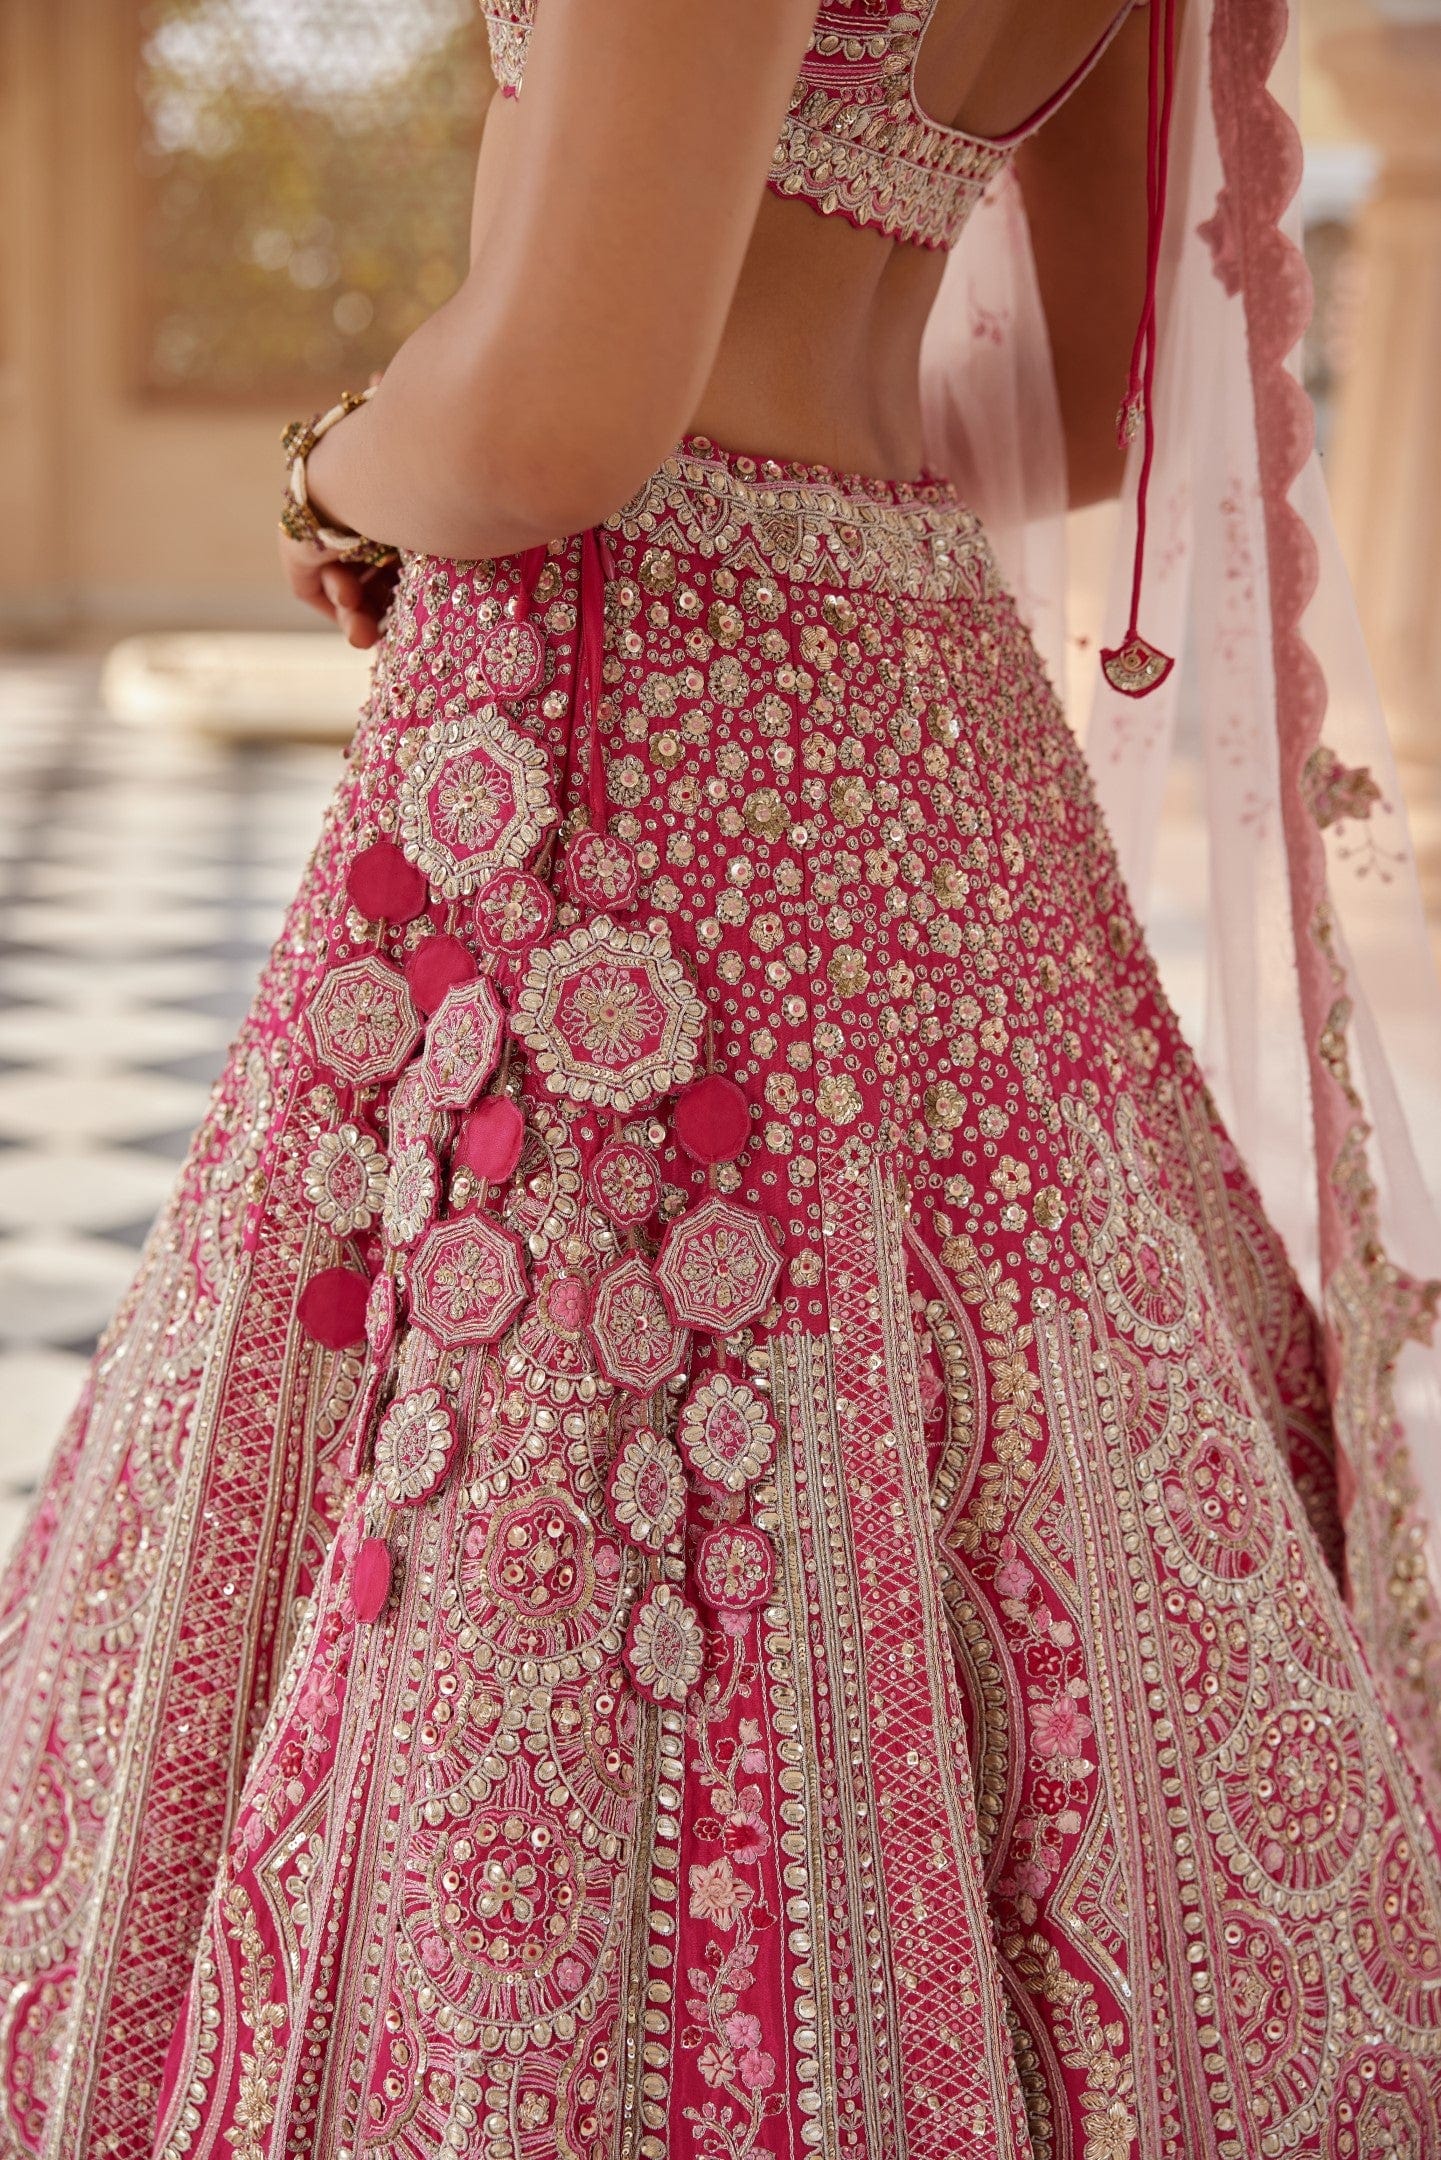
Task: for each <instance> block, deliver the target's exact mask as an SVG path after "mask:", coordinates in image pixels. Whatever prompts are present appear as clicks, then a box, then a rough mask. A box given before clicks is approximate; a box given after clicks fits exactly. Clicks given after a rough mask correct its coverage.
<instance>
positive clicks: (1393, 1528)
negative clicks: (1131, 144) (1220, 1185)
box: [922, 0, 1441, 1804]
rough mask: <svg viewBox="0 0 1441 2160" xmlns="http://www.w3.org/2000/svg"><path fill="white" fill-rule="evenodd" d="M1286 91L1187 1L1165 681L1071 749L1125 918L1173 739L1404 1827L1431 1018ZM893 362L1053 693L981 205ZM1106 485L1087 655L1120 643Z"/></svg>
mask: <svg viewBox="0 0 1441 2160" xmlns="http://www.w3.org/2000/svg"><path fill="white" fill-rule="evenodd" d="M1296 89H1297V68H1296V52H1295V36H1294V24H1293V23H1288V19H1287V6H1286V0H1189V4H1188V6H1187V8H1186V10H1185V18H1184V23H1183V29H1182V40H1181V50H1180V64H1179V71H1178V79H1177V86H1176V98H1175V113H1174V123H1173V126H1174V133H1173V137H1172V145H1171V196H1170V202H1169V204H1168V207H1167V213H1166V233H1165V250H1164V255H1163V262H1164V266H1165V268H1164V276H1163V283H1162V293H1161V312H1160V318H1159V364H1158V371H1157V378H1156V383H1155V405H1154V423H1155V436H1156V451H1155V461H1154V467H1153V470H1152V474H1151V482H1150V509H1151V527H1150V540H1149V544H1148V550H1147V557H1146V565H1145V581H1146V584H1145V589H1146V600H1145V607H1146V615H1147V628H1148V630H1149V633H1150V635H1151V636H1152V637H1153V638H1154V639H1155V640H1156V641H1157V643H1158V644H1160V645H1161V646H1163V647H1164V649H1165V650H1166V652H1168V653H1172V654H1175V655H1176V657H1177V665H1176V666H1175V667H1174V669H1173V670H1172V671H1171V673H1170V674H1169V675H1168V676H1167V677H1166V679H1165V680H1164V681H1163V682H1162V683H1161V684H1160V685H1159V686H1158V687H1157V688H1156V689H1155V691H1154V692H1152V694H1151V695H1149V696H1147V697H1144V698H1140V699H1135V698H1129V697H1123V696H1120V695H1118V694H1117V693H1116V692H1115V691H1114V690H1112V689H1111V688H1110V687H1109V685H1108V684H1106V683H1105V681H1104V680H1103V679H1102V678H1101V675H1100V671H1099V669H1098V670H1097V674H1096V690H1095V698H1094V703H1093V705H1092V708H1091V711H1090V714H1089V719H1088V724H1087V729H1086V740H1087V747H1088V751H1089V754H1090V758H1091V763H1092V767H1093V770H1094V772H1095V776H1096V781H1097V785H1098V788H1099V791H1100V795H1101V799H1102V802H1103V804H1104V806H1105V809H1106V813H1107V816H1108V818H1109V821H1110V825H1111V830H1112V832H1113V835H1114V837H1115V841H1116V845H1117V849H1118V852H1119V854H1120V858H1121V864H1122V868H1123V870H1124V871H1125V874H1126V877H1127V880H1128V882H1129V884H1130V887H1131V890H1132V892H1133V894H1134V895H1135V896H1136V898H1137V901H1138V903H1139V904H1140V905H1141V906H1142V907H1143V908H1144V905H1145V901H1146V895H1147V890H1148V886H1149V883H1150V873H1151V868H1152V857H1153V851H1154V847H1155V841H1156V837H1157V827H1158V821H1159V815H1160V808H1161V804H1162V800H1163V798H1164V795H1165V793H1166V788H1167V781H1168V775H1169V771H1170V767H1171V764H1172V761H1173V758H1174V756H1175V753H1176V747H1177V738H1178V733H1180V732H1181V725H1180V724H1181V723H1183V724H1184V732H1185V734H1186V736H1187V737H1188V738H1189V739H1190V740H1192V741H1195V742H1198V743H1199V750H1200V761H1201V767H1202V771H1203V774H1204V785H1205V797H1206V815H1207V845H1208V857H1209V878H1208V885H1209V900H1208V917H1207V922H1206V926H1205V951H1206V1019H1205V1026H1204V1031H1203V1038H1202V1044H1201V1051H1202V1062H1203V1065H1204V1067H1205V1070H1206V1073H1207V1077H1208V1079H1209V1081H1210V1083H1211V1085H1212V1087H1213V1089H1214V1092H1215V1095H1216V1098H1217V1101H1218V1104H1219V1106H1220V1109H1221V1111H1222V1114H1223V1115H1224V1117H1225V1118H1226V1120H1227V1123H1228V1125H1229V1127H1230V1129H1231V1132H1232V1133H1233V1135H1234V1136H1235V1138H1236V1141H1237V1143H1238V1145H1239V1146H1240V1148H1241V1150H1242V1152H1243V1154H1244V1156H1245V1157H1246V1160H1247V1162H1248V1164H1249V1166H1250V1168H1251V1170H1252V1172H1253V1174H1254V1175H1255V1177H1256V1179H1257V1181H1258V1183H1259V1185H1260V1187H1261V1191H1262V1195H1263V1197H1264V1199H1265V1202H1266V1205H1267V1207H1268V1209H1269V1212H1270V1214H1271V1216H1272V1219H1273V1221H1274V1222H1275V1223H1276V1224H1277V1226H1278V1228H1279V1229H1280V1230H1281V1232H1282V1233H1283V1235H1284V1236H1285V1238H1286V1241H1287V1244H1288V1246H1289V1248H1290V1251H1291V1255H1292V1258H1293V1261H1294V1262H1295V1264H1296V1266H1297V1268H1298V1270H1299V1271H1300V1273H1301V1275H1302V1278H1303V1280H1304V1281H1305V1282H1306V1283H1307V1286H1308V1288H1309V1289H1310V1291H1311V1293H1312V1296H1313V1299H1314V1300H1315V1302H1316V1305H1317V1308H1318V1310H1319V1312H1320V1314H1321V1316H1322V1320H1323V1323H1324V1328H1325V1335H1326V1351H1327V1361H1328V1378H1329V1382H1330V1389H1331V1397H1332V1405H1333V1412H1334V1416H1335V1421H1336V1430H1337V1437H1338V1444H1339V1448H1340V1450H1341V1463H1340V1483H1341V1500H1342V1506H1343V1510H1344V1511H1345V1516H1346V1530H1347V1574H1348V1582H1347V1594H1348V1598H1349V1601H1350V1604H1351V1608H1352V1611H1353V1614H1354V1617H1355V1619H1356V1622H1357V1625H1358V1627H1359V1629H1360V1632H1361V1635H1362V1639H1363V1641H1364V1642H1365V1644H1366V1647H1367V1650H1368V1653H1369V1655H1370V1657H1371V1660H1372V1663H1373V1664H1374V1665H1375V1667H1376V1669H1377V1672H1378V1675H1379V1676H1380V1678H1381V1680H1382V1682H1383V1684H1384V1686H1385V1687H1386V1689H1387V1693H1388V1697H1389V1700H1390V1702H1391V1705H1392V1708H1393V1711H1394V1714H1395V1715H1396V1717H1397V1719H1398V1722H1399V1723H1400V1724H1401V1725H1402V1726H1403V1728H1404V1729H1405V1731H1406V1735H1407V1738H1408V1740H1409V1742H1410V1744H1411V1746H1412V1749H1413V1751H1414V1753H1415V1756H1416V1759H1417V1760H1418V1762H1420V1763H1421V1764H1423V1765H1424V1766H1425V1769H1426V1772H1427V1774H1428V1776H1429V1778H1430V1782H1431V1797H1432V1801H1433V1804H1437V1803H1441V1716H1438V1711H1441V1595H1438V1591H1441V1532H1438V1524H1441V1358H1438V1354H1437V1348H1436V1345H1435V1339H1434V1336H1435V1329H1434V1321H1435V1310H1436V1304H1437V1298H1438V1284H1437V1282H1436V1281H1435V1280H1434V1278H1435V1277H1436V1276H1437V1275H1438V1274H1441V1222H1438V1216H1437V1211H1436V1206H1435V1200H1434V1196H1433V1195H1432V1194H1430V1193H1428V1191H1427V1189H1426V1185H1425V1182H1424V1180H1423V1177H1422V1175H1421V1172H1420V1169H1419V1166H1418V1162H1417V1157H1416V1153H1415V1150H1414V1148H1413V1145H1412V1141H1411V1137H1410V1128H1409V1127H1408V1119H1407V1111H1406V1103H1407V1099H1408V1097H1410V1098H1411V1105H1410V1106H1411V1112H1412V1116H1413V1117H1414V1116H1415V1115H1416V1114H1417V1109H1418V1104H1417V1101H1416V1097H1417V1096H1418V1095H1419V1096H1420V1098H1421V1101H1422V1103H1424V1100H1425V1091H1426V1090H1427V1089H1433V1090H1434V1089H1436V1088H1438V1087H1441V991H1438V986H1437V982H1436V975H1435V968H1434V965H1433V962H1432V958H1431V953H1430V947H1429V943H1428V940H1427V935H1426V927H1425V922H1424V917H1423V913H1422V908H1421V902H1420V893H1419V887H1418V882H1417V877H1416V868H1415V860H1414V856H1413V854H1412V850H1411V846H1410V841H1409V838H1408V834H1407V829H1406V820H1405V815H1404V811H1403V808H1402V804H1401V799H1400V795H1399V792H1398V787H1397V780H1396V772H1395V766H1394V762H1393V759H1392V754H1391V750H1390V746H1389V743H1388V740H1387V735H1386V728H1385V723H1384V720H1383V717H1382V714H1381V711H1380V705H1379V701H1378V698H1377V695H1376V691H1375V686H1374V681H1373V678H1372V674H1371V669H1370V666H1369V663H1368V660H1367V656H1366V651H1365V646H1364V643H1363V641H1362V638H1361V635H1360V630H1359V626H1358V623H1357V619H1356V614H1355V609H1354V605H1353V602H1352V598H1351V593H1350V588H1349V585H1348V582H1347V579H1346V575H1345V571H1344V568H1343V567H1342V564H1341V561H1340V557H1339V552H1338V549H1337V544H1336V539H1335V534H1334V531H1333V528H1332V523H1331V518H1330V512H1329V508H1328V506H1327V502H1326V497H1325V490H1324V486H1323V483H1322V480H1321V476H1320V468H1319V464H1318V460H1317V458H1316V454H1315V449H1314V443H1313V419H1312V413H1311V408H1310V404H1309V401H1308V399H1307V398H1306V396H1305V393H1304V391H1303V390H1302V388H1301V386H1300V383H1299V381H1298V378H1297V372H1296V368H1297V358H1298V348H1299V343H1300V338H1301V334H1302V331H1303V329H1304V327H1305V324H1306V320H1307V317H1308V314H1309V308H1310V285H1309V279H1308V277H1307V273H1306V269H1305V265H1304V261H1303V259H1302V256H1301V252H1300V245H1299V202H1298V197H1297V191H1298V186H1299V181H1300V176H1301V151H1300V141H1299V137H1298V134H1297V131H1296V127H1295V123H1294V118H1293V115H1294V112H1295V106H1296ZM922 366H923V398H924V411H925V419H926V428H927V443H926V454H927V461H928V463H929V464H931V465H932V466H933V467H934V468H935V469H936V470H937V471H940V472H945V473H948V474H950V475H951V476H952V477H953V478H954V479H955V480H956V482H957V484H958V485H959V486H960V487H961V489H962V490H963V492H965V494H966V495H967V496H968V499H969V500H970V501H971V502H972V503H973V504H974V506H975V507H976V508H977V509H978V510H979V511H980V512H981V514H982V516H983V517H984V518H985V519H986V520H987V522H988V524H989V525H990V527H991V531H992V539H993V544H994V546H995V549H996V552H997V555H998V557H999V559H1000V561H1001V563H1002V566H1003V568H1004V570H1005V572H1006V574H1007V575H1008V577H1009V578H1010V581H1011V584H1012V589H1013V591H1014V592H1015V594H1016V597H1017V601H1018V604H1019V605H1020V607H1021V610H1022V612H1023V614H1025V616H1026V617H1027V619H1028V620H1029V621H1030V623H1031V625H1032V628H1033V631H1034V632H1035V634H1036V636H1037V640H1038V643H1039V644H1040V646H1041V649H1042V652H1043V654H1044V655H1045V657H1046V659H1047V662H1048V664H1049V665H1050V668H1051V671H1052V675H1053V678H1054V679H1055V680H1056V681H1057V682H1061V681H1063V680H1064V675H1063V672H1062V666H1063V657H1064V653H1065V559H1064V544H1063V539H1064V516H1063V505H1064V452H1063V446H1062V436H1061V429H1060V424H1059V417H1058V409H1057V402H1056V395H1055V385H1054V379H1053V376H1052V373H1051V369H1050V361H1049V354H1048V347H1047V341H1046V331H1045V325H1044V321H1043V318H1042V315H1041V310H1040V303H1039V294H1038V289H1037V285H1036V279H1035V274H1034V269H1033V266H1032V264H1031V260H1030V252H1029V244H1028V238H1027V233H1026V224H1025V212H1024V207H1023V204H1022V200H1021V195H1020V190H1019V187H1018V186H1017V184H1016V182H1015V180H1014V178H1013V177H1011V176H1007V177H1006V178H1005V179H1003V181H1002V182H1001V183H1000V184H999V185H998V186H997V187H996V188H995V189H994V190H993V192H992V195H991V197H990V198H989V199H988V201H987V202H986V203H985V204H984V205H983V206H982V207H981V208H980V209H979V210H978V211H977V214H976V216H975V217H974V218H973V220H972V222H971V225H970V227H969V228H968V230H967V232H966V234H965V236H964V238H963V240H962V242H961V244H960V246H959V248H958V249H957V250H956V252H955V254H954V256H953V257H952V259H951V261H950V262H949V264H948V265H947V269H946V274H945V278H944V281H943V284H942V287H941V292H940V296H939V298H938V300H937V304H936V308H935V311H934V313H933V315H932V318H931V321H930V324H929V325H928V329H927V336H926V345H925V350H924V353H923V362H922ZM1123 387H1124V386H1123V385H1120V384H1118V385H1117V396H1118V401H1119V397H1120V394H1121V391H1122V389H1123ZM1138 448H1139V446H1138ZM1139 463H1140V460H1139V455H1138V451H1133V453H1132V455H1131V458H1130V461H1129V470H1128V474H1127V479H1126V485H1125V488H1124V490H1123V495H1122V502H1121V514H1120V518H1119V521H1118V525H1117V536H1116V543H1115V559H1114V561H1113V563H1112V565H1111V570H1110V577H1109V598H1108V602H1107V609H1106V619H1105V624H1104V628H1105V631H1106V632H1107V633H1110V635H1109V636H1108V637H1106V638H1104V639H1103V642H1106V643H1110V642H1114V633H1115V632H1116V631H1118V630H1119V628H1120V626H1121V624H1122V623H1123V622H1124V621H1125V618H1126V609H1127V604H1128V599H1129V594H1130V587H1131V553H1132V540H1133V537H1134V530H1135V502H1136V487H1137V479H1138V471H1139ZM1433 1115H1434V1112H1433Z"/></svg>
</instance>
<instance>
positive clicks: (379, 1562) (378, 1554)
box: [350, 1537, 391, 1622]
mask: <svg viewBox="0 0 1441 2160" xmlns="http://www.w3.org/2000/svg"><path fill="white" fill-rule="evenodd" d="M390 1573H391V1569H390V1547H389V1546H388V1545H387V1544H386V1542H385V1539H384V1538H378V1537H368V1538H362V1539H361V1541H360V1550H359V1552H358V1553H357V1554H356V1556H355V1560H354V1563H353V1565H352V1567H351V1570H350V1602H351V1603H352V1605H354V1607H355V1617H356V1619H357V1620H361V1621H367V1622H368V1621H371V1620H378V1619H379V1618H380V1615H381V1614H382V1613H383V1612H384V1610H385V1602H386V1599H387V1598H388V1597H389V1596H390Z"/></svg>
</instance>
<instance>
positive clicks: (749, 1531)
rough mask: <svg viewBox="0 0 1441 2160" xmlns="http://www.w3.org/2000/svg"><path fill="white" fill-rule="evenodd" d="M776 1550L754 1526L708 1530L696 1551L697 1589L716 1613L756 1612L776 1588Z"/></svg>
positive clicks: (734, 1524) (726, 1525) (738, 1525)
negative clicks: (757, 1607)
mask: <svg viewBox="0 0 1441 2160" xmlns="http://www.w3.org/2000/svg"><path fill="white" fill-rule="evenodd" d="M775 1579H776V1556H775V1548H774V1546H773V1545H772V1544H771V1541H770V1539H769V1538H768V1537H767V1536H766V1534H765V1532H764V1530H757V1529H756V1528H755V1527H754V1525H753V1524H751V1523H727V1524H724V1525H723V1526H722V1527H721V1528H720V1529H718V1530H707V1532H706V1534H705V1536H704V1537H703V1538H702V1539H701V1541H700V1545H699V1548H698V1549H697V1552H696V1562H695V1580H696V1588H697V1589H698V1590H699V1592H700V1594H701V1596H702V1597H703V1598H704V1599H705V1602H706V1604H707V1605H709V1606H710V1608H711V1610H712V1611H713V1612H753V1611H754V1610H755V1608H756V1606H757V1605H764V1604H765V1602H766V1599H767V1598H768V1597H769V1596H770V1594H771V1591H772V1589H773V1588H774V1587H775Z"/></svg>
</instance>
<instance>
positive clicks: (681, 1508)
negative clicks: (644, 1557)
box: [605, 1425, 686, 1552]
mask: <svg viewBox="0 0 1441 2160" xmlns="http://www.w3.org/2000/svg"><path fill="white" fill-rule="evenodd" d="M605 1492H606V1499H607V1500H608V1502H609V1503H610V1513H611V1520H612V1521H613V1522H614V1524H615V1526H616V1528H617V1529H618V1530H619V1532H620V1534H621V1536H622V1537H623V1538H624V1539H625V1540H626V1541H627V1543H628V1544H631V1545H638V1546H639V1547H640V1548H641V1550H642V1551H643V1552H664V1550H665V1548H666V1546H667V1545H668V1544H669V1543H670V1541H671V1539H672V1538H673V1537H674V1536H675V1533H676V1531H677V1530H678V1529H679V1528H680V1525H681V1520H682V1518H683V1517H684V1515H685V1502H686V1487H685V1472H684V1471H683V1470H682V1469H681V1466H680V1457H679V1456H678V1455H677V1454H676V1451H675V1449H674V1448H673V1447H672V1446H671V1444H670V1442H669V1440H665V1439H663V1438H662V1437H661V1435H660V1434H659V1433H658V1432H653V1431H652V1430H651V1428H650V1426H648V1425H642V1426H640V1427H639V1428H638V1429H637V1430H636V1431H635V1432H633V1433H630V1434H628V1435H627V1437H626V1438H625V1439H624V1440H623V1441H622V1442H621V1445H620V1447H619V1448H618V1449H617V1450H616V1457H615V1461H614V1462H613V1463H612V1464H611V1466H610V1475H609V1477H608V1478H607V1479H606V1487H605Z"/></svg>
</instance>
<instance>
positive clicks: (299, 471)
mask: <svg viewBox="0 0 1441 2160" xmlns="http://www.w3.org/2000/svg"><path fill="white" fill-rule="evenodd" d="M378 387H379V386H378V385H377V384H375V383H372V384H371V385H370V387H369V388H368V389H366V390H345V391H342V393H341V395H340V399H339V401H338V403H336V404H334V405H332V406H331V408H330V410H329V412H324V413H321V414H320V415H319V416H318V417H317V418H316V419H314V420H292V421H291V422H290V424H289V425H288V427H286V429H285V431H284V433H283V434H282V435H281V438H280V447H281V449H282V450H283V451H284V453H285V456H286V460H287V464H288V471H287V474H286V485H285V503H284V506H283V508H282V509H281V512H280V528H281V531H282V532H284V533H287V534H288V535H289V537H290V538H291V539H292V540H300V541H308V542H309V543H310V544H311V545H312V546H313V547H320V548H325V549H326V550H327V551H328V553H330V554H332V555H334V556H336V557H337V558H338V559H339V560H340V561H341V562H356V563H365V564H367V565H370V566H376V565H379V564H381V563H388V562H393V561H394V560H395V555H396V550H395V549H394V548H393V547H389V546H387V545H386V543H385V542H384V541H382V540H367V538H366V537H365V534H364V533H358V532H351V531H350V530H349V528H348V527H346V526H337V525H322V524H321V522H320V519H319V518H318V517H317V516H316V514H315V506H314V504H313V503H312V502H311V500H310V485H309V478H308V475H307V471H306V461H307V460H308V458H309V456H310V453H311V451H312V450H313V449H314V448H315V445H316V444H317V443H318V442H319V440H320V438H321V436H322V435H328V434H329V433H330V430H331V429H332V428H333V427H334V426H335V425H336V423H337V421H340V420H344V419H345V418H346V417H347V415H348V414H350V413H353V412H354V411H355V410H356V408H357V406H360V405H364V404H365V403H366V402H367V401H368V400H369V399H370V398H373V397H374V395H375V393H376V390H377V388H378Z"/></svg>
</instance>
